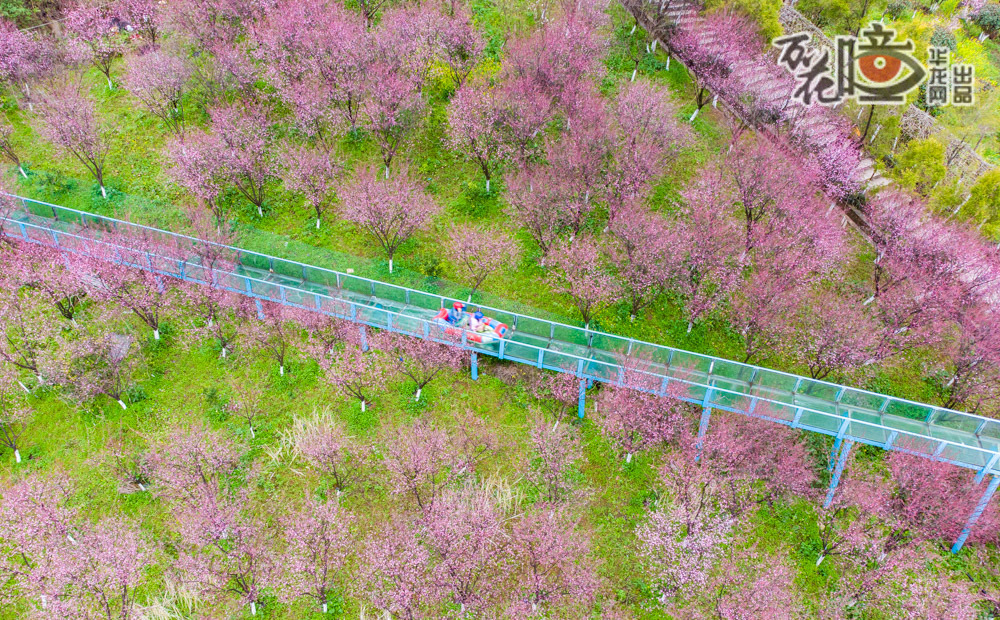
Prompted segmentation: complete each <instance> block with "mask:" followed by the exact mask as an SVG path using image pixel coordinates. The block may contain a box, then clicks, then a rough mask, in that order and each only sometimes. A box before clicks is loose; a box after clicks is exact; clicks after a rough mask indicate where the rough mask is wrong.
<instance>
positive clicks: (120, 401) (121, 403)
mask: <svg viewBox="0 0 1000 620" xmlns="http://www.w3.org/2000/svg"><path fill="white" fill-rule="evenodd" d="M118 404H119V405H121V407H122V409H128V407H126V406H125V403H123V402H122V400H121V399H120V398H119V399H118Z"/></svg>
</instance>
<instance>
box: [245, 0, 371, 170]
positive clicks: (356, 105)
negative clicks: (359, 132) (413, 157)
mask: <svg viewBox="0 0 1000 620" xmlns="http://www.w3.org/2000/svg"><path fill="white" fill-rule="evenodd" d="M254 34H255V39H256V42H257V43H258V44H259V48H258V52H257V56H258V59H260V60H262V61H264V62H266V65H267V68H266V71H265V75H266V77H267V79H268V81H269V82H270V83H271V84H272V85H274V87H275V88H276V89H277V93H278V96H279V97H280V98H281V99H282V101H284V102H285V103H286V104H287V105H288V106H289V107H290V108H291V109H292V111H293V112H294V114H295V119H296V122H297V124H298V125H299V126H300V127H301V128H302V129H303V131H304V132H305V133H306V134H307V135H309V136H310V137H313V138H315V139H316V142H317V144H318V145H319V146H320V147H321V148H322V149H323V150H326V151H330V150H331V148H332V146H333V143H334V138H335V137H336V136H337V135H338V134H339V133H340V132H341V130H342V129H345V128H346V129H349V130H351V131H353V130H356V129H357V128H358V125H359V122H360V117H361V110H360V106H361V102H362V101H364V99H365V91H366V89H367V87H368V84H367V81H366V70H367V67H368V65H369V63H370V62H371V55H372V50H371V39H370V35H369V34H368V33H367V32H365V25H364V23H363V22H362V20H361V19H359V17H358V16H357V15H355V14H353V13H351V12H350V11H348V10H346V9H345V8H344V7H343V6H342V5H340V4H337V3H331V2H328V1H327V0H307V1H295V2H280V3H277V4H276V5H275V6H274V7H273V8H272V9H271V10H270V11H269V12H268V16H267V22H266V25H265V26H264V27H261V28H258V29H257V31H256V32H255V33H254Z"/></svg>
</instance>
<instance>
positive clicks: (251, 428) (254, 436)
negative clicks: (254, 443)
mask: <svg viewBox="0 0 1000 620" xmlns="http://www.w3.org/2000/svg"><path fill="white" fill-rule="evenodd" d="M250 439H257V433H255V432H253V424H251V425H250Z"/></svg>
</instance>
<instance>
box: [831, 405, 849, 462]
mask: <svg viewBox="0 0 1000 620" xmlns="http://www.w3.org/2000/svg"><path fill="white" fill-rule="evenodd" d="M850 423H851V419H850V418H844V421H843V422H841V423H840V430H838V431H837V438H836V439H834V440H833V450H831V451H830V460H829V461H827V464H826V470H827V471H833V465H834V461H836V460H837V451H838V450H840V443H841V442H842V441H844V435H846V434H847V427H848V426H849V425H850Z"/></svg>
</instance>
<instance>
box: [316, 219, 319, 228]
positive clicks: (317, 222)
mask: <svg viewBox="0 0 1000 620" xmlns="http://www.w3.org/2000/svg"><path fill="white" fill-rule="evenodd" d="M316 230H319V218H318V217H317V218H316Z"/></svg>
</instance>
